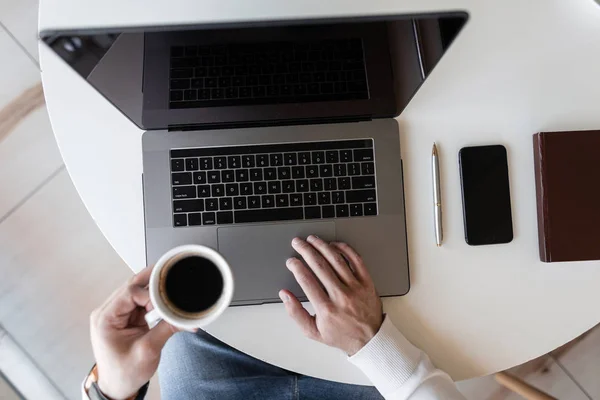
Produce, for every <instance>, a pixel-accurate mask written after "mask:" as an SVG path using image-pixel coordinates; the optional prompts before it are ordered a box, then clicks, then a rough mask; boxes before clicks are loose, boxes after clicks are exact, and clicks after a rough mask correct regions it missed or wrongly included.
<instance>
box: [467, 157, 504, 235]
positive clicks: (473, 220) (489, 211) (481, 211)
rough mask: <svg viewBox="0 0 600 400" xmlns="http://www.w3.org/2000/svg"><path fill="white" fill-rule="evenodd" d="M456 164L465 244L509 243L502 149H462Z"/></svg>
mask: <svg viewBox="0 0 600 400" xmlns="http://www.w3.org/2000/svg"><path fill="white" fill-rule="evenodd" d="M459 163H460V178H461V184H462V198H463V213H464V222H465V240H466V241H467V243H468V244H470V245H473V246H477V245H484V244H497V243H508V242H510V241H512V239H513V226H512V211H511V206H510V187H509V182H508V159H507V156H506V148H505V147H504V146H502V145H494V146H478V147H464V148H463V149H461V150H460V153H459Z"/></svg>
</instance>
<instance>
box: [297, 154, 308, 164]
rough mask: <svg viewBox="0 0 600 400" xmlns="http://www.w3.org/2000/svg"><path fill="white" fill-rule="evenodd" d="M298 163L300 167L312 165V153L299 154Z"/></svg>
mask: <svg viewBox="0 0 600 400" xmlns="http://www.w3.org/2000/svg"><path fill="white" fill-rule="evenodd" d="M298 163H299V164H300V165H307V164H310V153H308V152H302V153H298Z"/></svg>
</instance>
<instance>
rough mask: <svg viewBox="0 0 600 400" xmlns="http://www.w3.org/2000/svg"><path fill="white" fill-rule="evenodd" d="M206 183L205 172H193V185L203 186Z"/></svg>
mask: <svg viewBox="0 0 600 400" xmlns="http://www.w3.org/2000/svg"><path fill="white" fill-rule="evenodd" d="M206 182H207V180H206V172H204V171H200V172H194V184H195V185H204V184H205V183H206Z"/></svg>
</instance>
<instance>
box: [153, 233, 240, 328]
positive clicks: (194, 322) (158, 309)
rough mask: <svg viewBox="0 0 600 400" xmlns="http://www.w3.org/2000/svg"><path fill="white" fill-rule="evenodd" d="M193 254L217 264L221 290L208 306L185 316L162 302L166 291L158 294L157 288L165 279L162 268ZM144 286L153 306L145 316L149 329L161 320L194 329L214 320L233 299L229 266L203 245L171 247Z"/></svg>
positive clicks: (157, 263) (219, 255)
mask: <svg viewBox="0 0 600 400" xmlns="http://www.w3.org/2000/svg"><path fill="white" fill-rule="evenodd" d="M194 256H196V257H202V258H205V259H207V260H209V261H211V262H212V263H213V264H214V265H215V266H216V267H217V269H218V270H219V272H220V274H221V277H222V278H223V290H222V292H221V295H220V297H219V298H218V299H217V301H216V302H215V303H214V304H213V305H212V306H210V307H209V308H208V309H206V310H204V311H202V312H200V313H196V314H195V315H185V314H186V313H185V312H176V310H174V308H173V305H171V304H168V302H166V301H165V299H164V297H163V296H166V294H165V293H161V287H162V284H163V283H164V282H162V280H163V279H165V278H166V275H167V274H166V273H164V274H163V271H165V272H167V271H168V269H170V268H171V267H172V266H173V265H174V264H176V263H177V262H178V261H181V260H183V259H184V258H188V257H194ZM148 289H149V291H150V301H151V302H152V305H153V306H154V309H153V310H152V311H150V312H148V313H147V314H146V317H145V318H146V322H147V323H148V326H149V327H150V328H153V327H154V326H156V324H158V323H159V322H160V321H161V320H164V321H166V322H168V323H169V324H170V325H173V326H174V327H176V328H178V329H182V330H186V331H194V330H196V329H198V328H202V327H204V326H206V325H208V324H210V323H211V322H213V321H214V320H216V319H217V318H218V317H219V316H220V315H221V314H223V312H224V311H225V310H226V309H227V307H229V304H231V299H232V298H233V274H232V273H231V267H230V266H229V264H228V263H227V261H226V260H225V258H223V256H221V254H219V253H218V252H216V251H215V250H213V249H211V248H209V247H206V246H200V245H195V244H188V245H184V246H179V247H175V248H174V249H171V250H169V251H168V252H166V253H165V254H164V255H163V256H162V257H160V259H159V260H158V261H157V262H156V264H155V265H154V269H153V270H152V274H151V275H150V284H149V286H148ZM163 292H164V291H163Z"/></svg>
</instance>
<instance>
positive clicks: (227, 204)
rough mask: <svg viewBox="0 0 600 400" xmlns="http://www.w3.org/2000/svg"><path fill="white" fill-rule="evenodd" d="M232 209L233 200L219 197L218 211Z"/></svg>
mask: <svg viewBox="0 0 600 400" xmlns="http://www.w3.org/2000/svg"><path fill="white" fill-rule="evenodd" d="M232 208H233V199H232V198H231V197H221V198H220V199H219V210H231V209H232Z"/></svg>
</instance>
